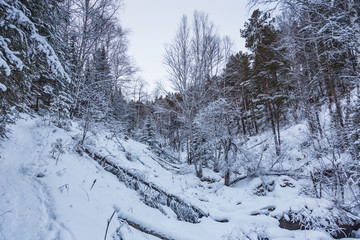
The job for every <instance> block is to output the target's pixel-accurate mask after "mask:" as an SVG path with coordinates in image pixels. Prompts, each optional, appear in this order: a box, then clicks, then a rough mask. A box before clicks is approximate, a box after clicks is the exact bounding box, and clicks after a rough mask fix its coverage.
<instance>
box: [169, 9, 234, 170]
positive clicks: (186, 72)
mask: <svg viewBox="0 0 360 240" xmlns="http://www.w3.org/2000/svg"><path fill="white" fill-rule="evenodd" d="M229 42H230V41H228V40H224V41H222V39H221V37H220V36H219V34H218V33H217V32H216V31H215V26H214V23H213V22H211V21H210V20H209V17H208V15H207V14H205V13H203V12H198V11H195V12H194V16H193V25H192V26H189V24H188V20H187V17H186V16H183V17H182V19H181V23H180V26H179V28H178V30H177V32H176V36H175V39H174V41H173V43H172V44H170V45H168V46H167V47H166V53H165V57H164V63H165V65H166V67H167V71H168V73H169V80H170V82H171V83H172V85H173V88H174V90H175V91H177V92H178V93H179V96H180V98H175V99H176V101H177V104H178V106H179V108H180V113H179V115H178V118H179V120H180V121H181V122H182V123H183V125H184V126H185V129H184V132H185V135H186V141H185V144H186V149H187V161H188V163H189V164H191V163H192V162H193V156H192V154H193V149H192V148H193V146H192V144H191V143H192V142H193V136H194V118H195V116H196V114H197V112H198V111H199V109H201V108H203V107H205V106H206V104H207V103H209V102H210V101H212V100H213V99H214V98H216V94H217V93H216V91H214V89H215V88H216V87H215V86H216V77H218V75H220V71H221V70H222V67H223V66H224V62H225V61H224V60H225V57H224V55H225V54H224V53H225V52H227V51H229V47H230V44H229Z"/></svg>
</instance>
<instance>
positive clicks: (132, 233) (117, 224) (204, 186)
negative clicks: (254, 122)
mask: <svg viewBox="0 0 360 240" xmlns="http://www.w3.org/2000/svg"><path fill="white" fill-rule="evenodd" d="M298 129H299V131H302V130H303V128H302V126H301V125H300V126H298ZM11 130H12V133H11V134H10V135H9V139H6V140H5V141H3V142H2V144H1V145H2V147H1V150H0V155H1V158H0V239H1V240H2V239H6V240H12V239H21V240H35V239H44V240H47V239H61V240H73V239H77V240H83V239H87V240H91V239H94V240H95V239H96V240H97V239H104V236H105V230H106V225H107V221H108V219H109V218H110V216H111V215H112V213H113V212H114V211H115V210H116V215H119V216H120V217H121V218H125V219H128V220H131V221H133V222H136V223H137V224H140V225H141V226H144V227H146V228H147V229H151V230H154V231H156V232H158V233H161V234H163V235H165V236H167V237H168V238H169V239H184V240H191V239H196V240H202V239H204V240H211V239H214V240H215V239H258V237H262V238H263V239H265V238H268V239H283V240H284V239H314V240H316V239H319V240H320V239H332V238H331V237H330V236H329V235H328V234H326V233H324V232H321V231H310V230H308V231H300V230H296V231H289V230H285V229H282V228H280V227H279V221H278V220H277V219H279V218H280V217H282V216H286V213H287V212H288V211H289V210H293V211H297V210H299V211H300V210H301V208H303V207H304V206H306V207H307V209H308V210H309V211H311V212H312V213H313V214H314V216H315V217H316V216H326V214H329V212H330V210H329V209H331V208H332V207H333V206H332V203H330V202H328V201H326V200H319V199H313V198H310V197H306V196H304V195H301V194H300V190H301V189H302V184H303V183H301V182H298V181H295V180H293V179H291V178H290V177H286V176H279V177H267V178H262V179H260V178H254V179H245V180H242V181H240V182H238V183H237V184H236V185H235V186H232V187H225V186H224V185H223V181H222V180H221V179H220V177H219V176H218V175H215V174H213V173H212V172H210V171H209V172H205V175H207V176H209V177H211V178H212V179H215V180H216V181H215V182H214V183H209V182H206V181H204V182H202V181H200V180H199V179H198V178H196V176H194V173H193V172H192V168H191V167H188V166H186V165H185V166H184V165H178V166H174V165H169V164H168V165H167V164H166V163H164V162H162V163H161V164H159V159H158V158H157V156H156V154H154V153H152V152H151V151H150V150H149V149H148V147H147V146H145V145H143V144H140V143H138V142H135V141H133V140H131V139H130V140H124V138H123V137H120V136H117V137H115V136H114V135H113V134H111V133H110V132H107V131H105V130H104V131H101V133H99V134H97V136H92V137H91V138H90V139H88V141H87V144H88V145H89V147H91V148H92V149H94V151H97V152H99V153H101V154H103V156H107V158H108V159H111V161H113V162H116V163H117V164H118V165H119V166H121V167H123V168H125V169H129V170H132V171H134V172H136V173H137V174H139V175H141V176H142V177H143V178H144V179H146V181H148V182H151V183H153V184H155V185H156V186H158V187H160V188H161V189H163V190H164V191H166V192H168V193H171V194H174V195H176V196H179V197H180V198H181V199H183V200H184V201H187V202H189V203H191V204H193V205H195V206H197V207H199V208H201V209H202V210H203V211H205V212H206V213H207V214H209V217H203V218H201V219H200V222H199V223H196V224H192V223H188V222H184V221H179V220H177V217H176V214H175V213H174V212H173V211H172V210H171V209H170V208H168V207H166V206H163V207H162V211H159V210H158V209H155V208H151V207H149V206H147V205H145V204H144V203H143V202H142V201H141V199H142V197H141V196H140V194H139V193H138V192H136V191H134V190H131V189H129V188H127V187H126V185H125V184H124V183H122V182H119V180H118V179H117V178H116V177H115V176H114V175H112V174H111V173H109V172H107V171H105V170H104V169H103V168H102V167H101V166H100V165H98V164H97V163H96V162H95V161H94V160H93V159H91V158H90V157H88V156H86V155H85V154H84V155H83V156H80V155H79V154H78V153H76V152H75V151H74V150H73V147H74V145H75V142H74V140H73V139H74V138H75V139H76V135H77V134H79V133H80V130H79V129H78V128H77V125H76V124H75V123H73V127H72V128H71V130H70V131H68V132H67V131H64V130H63V129H59V128H56V127H54V126H52V125H51V124H49V123H48V122H47V121H44V120H43V119H42V118H41V117H36V118H31V117H29V116H25V115H24V116H23V119H22V120H19V121H18V122H17V124H16V125H13V126H11ZM292 131H293V130H292ZM59 139H62V140H61V141H62V145H63V148H62V149H63V150H64V153H62V154H60V155H59V157H58V155H57V154H58V153H55V154H54V155H55V158H53V157H52V155H53V154H52V152H51V151H52V149H53V148H54V143H56V142H59V141H60V140H59ZM124 149H125V151H123V150H124ZM293 151H295V150H293ZM57 157H58V161H57V160H56V158H57ZM161 165H162V166H164V167H165V168H164V167H162V166H161ZM269 182H272V183H271V184H270V185H269V186H271V187H272V189H270V190H269V189H263V188H262V187H261V185H264V184H265V183H269ZM116 231H118V232H119V233H120V234H121V235H122V236H123V239H125V240H131V239H134V240H142V239H157V238H156V237H154V236H151V235H149V234H145V233H142V232H140V231H138V230H136V229H135V228H133V227H131V226H129V225H127V224H125V223H124V222H122V221H118V220H117V216H115V217H114V218H113V219H112V221H111V222H110V225H109V230H108V234H107V239H112V238H111V235H113V236H114V237H115V239H119V238H118V237H116V236H117V234H115V233H116Z"/></svg>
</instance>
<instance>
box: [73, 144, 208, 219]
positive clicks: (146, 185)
mask: <svg viewBox="0 0 360 240" xmlns="http://www.w3.org/2000/svg"><path fill="white" fill-rule="evenodd" d="M80 150H81V151H82V152H84V153H86V154H87V155H88V156H90V157H91V158H92V159H94V160H95V161H97V162H98V163H99V164H100V165H101V166H102V167H104V169H105V170H106V171H108V172H110V173H112V174H114V175H115V176H117V178H118V179H119V180H120V181H121V182H124V183H125V184H126V186H127V187H129V188H132V189H134V190H136V191H138V192H139V193H140V194H141V195H142V197H143V198H142V200H143V202H144V203H145V204H147V205H148V206H150V207H154V208H158V209H159V210H160V211H161V210H162V209H161V206H160V205H164V206H168V207H170V208H171V209H172V210H173V211H174V213H175V214H176V215H177V218H178V219H179V220H181V221H186V222H191V223H198V222H199V218H202V217H207V216H208V214H206V213H205V212H204V211H203V210H201V209H200V208H198V207H196V206H194V205H192V204H189V203H187V202H185V201H184V200H183V199H181V198H179V197H178V196H175V195H173V194H171V193H167V192H165V191H164V190H162V189H161V188H160V187H158V186H156V185H155V184H152V183H150V182H147V181H146V180H144V179H143V178H141V176H139V175H137V174H136V172H132V171H131V170H128V169H125V168H122V167H120V166H118V165H116V164H115V163H114V162H112V161H111V160H110V159H108V158H107V156H102V155H101V154H99V153H95V152H94V151H91V150H90V149H89V148H87V147H85V146H81V147H80Z"/></svg>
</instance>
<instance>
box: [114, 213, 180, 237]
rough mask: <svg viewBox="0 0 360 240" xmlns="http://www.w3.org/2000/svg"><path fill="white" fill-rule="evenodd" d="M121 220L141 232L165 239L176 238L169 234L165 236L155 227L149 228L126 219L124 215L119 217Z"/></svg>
mask: <svg viewBox="0 0 360 240" xmlns="http://www.w3.org/2000/svg"><path fill="white" fill-rule="evenodd" d="M118 219H119V220H121V221H124V222H126V223H127V224H128V225H129V226H131V227H133V228H135V229H137V230H139V231H140V232H143V233H146V234H149V235H152V236H154V237H157V238H160V239H163V240H175V239H174V238H171V237H168V236H164V235H163V234H162V233H160V232H158V231H156V230H153V229H149V228H146V227H143V226H141V225H140V224H138V223H135V222H133V221H131V220H129V219H126V218H124V217H120V216H119V217H118Z"/></svg>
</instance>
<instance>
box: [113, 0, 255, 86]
mask: <svg viewBox="0 0 360 240" xmlns="http://www.w3.org/2000/svg"><path fill="white" fill-rule="evenodd" d="M246 4H247V0H125V7H124V10H123V11H122V12H121V16H120V21H121V23H122V25H123V26H124V27H125V28H129V29H130V30H131V33H130V35H129V36H128V37H129V42H130V48H129V54H130V55H131V56H133V57H134V58H135V61H136V63H137V65H138V66H139V67H140V68H141V70H142V72H141V73H140V75H141V76H142V77H143V78H144V79H145V81H146V82H148V84H149V86H148V89H149V90H150V91H151V90H153V89H154V88H155V86H156V82H159V81H162V82H164V80H165V79H166V71H165V67H164V65H163V55H164V49H165V44H170V43H171V42H172V41H173V39H174V36H175V32H176V31H177V29H178V26H179V24H180V20H181V17H182V15H183V14H185V15H187V16H188V18H189V21H192V15H193V12H194V10H199V11H203V12H205V13H208V15H209V19H210V20H211V21H213V22H214V24H215V26H216V27H217V30H218V32H219V33H220V35H221V36H225V35H228V36H229V37H230V38H231V39H232V41H233V42H234V51H235V52H238V51H239V50H244V49H245V47H244V45H245V41H244V40H243V39H241V37H240V29H241V28H243V26H244V23H245V21H246V20H247V19H248V18H249V16H250V14H251V12H249V10H248V8H247V6H246Z"/></svg>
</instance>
